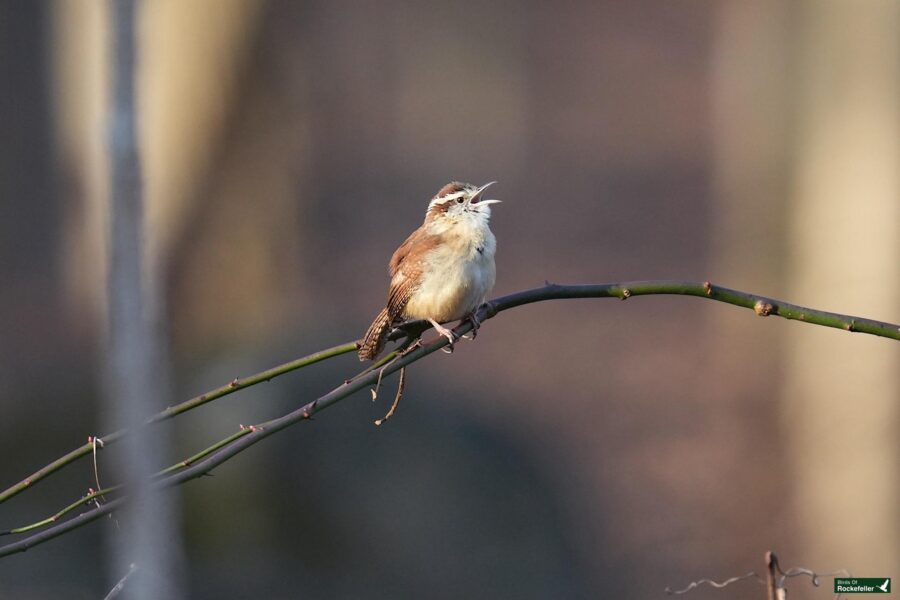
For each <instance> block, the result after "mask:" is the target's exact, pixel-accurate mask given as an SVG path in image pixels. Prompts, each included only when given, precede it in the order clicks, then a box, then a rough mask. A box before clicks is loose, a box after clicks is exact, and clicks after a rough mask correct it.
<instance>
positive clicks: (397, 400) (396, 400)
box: [375, 367, 406, 427]
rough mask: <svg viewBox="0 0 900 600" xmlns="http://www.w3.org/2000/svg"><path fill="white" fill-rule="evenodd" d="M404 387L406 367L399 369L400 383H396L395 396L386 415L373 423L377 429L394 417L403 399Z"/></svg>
mask: <svg viewBox="0 0 900 600" xmlns="http://www.w3.org/2000/svg"><path fill="white" fill-rule="evenodd" d="M405 387H406V367H403V368H402V369H400V381H399V382H398V383H397V394H396V395H395V396H394V403H393V404H391V409H390V410H389V411H387V414H386V415H384V416H383V417H382V418H380V419H378V420H377V421H375V424H376V425H378V426H379V427H380V426H381V425H382V424H383V423H384V422H385V421H387V420H388V419H390V418H391V417H393V416H394V413H395V412H396V411H397V406H398V405H399V404H400V398H402V397H403V388H405Z"/></svg>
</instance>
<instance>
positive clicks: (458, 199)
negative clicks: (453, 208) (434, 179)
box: [456, 196, 463, 204]
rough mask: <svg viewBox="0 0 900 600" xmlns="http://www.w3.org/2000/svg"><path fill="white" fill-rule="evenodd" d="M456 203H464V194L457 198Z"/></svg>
mask: <svg viewBox="0 0 900 600" xmlns="http://www.w3.org/2000/svg"><path fill="white" fill-rule="evenodd" d="M456 203H457V204H462V203H463V199H462V196H460V197H459V198H457V199H456Z"/></svg>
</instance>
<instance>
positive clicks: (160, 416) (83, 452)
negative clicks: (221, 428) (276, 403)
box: [0, 342, 356, 504]
mask: <svg viewBox="0 0 900 600" xmlns="http://www.w3.org/2000/svg"><path fill="white" fill-rule="evenodd" d="M355 351H356V342H347V343H346V344H341V345H340V346H334V347H333V348H328V349H327V350H322V351H321V352H316V353H314V354H310V355H309V356H304V357H302V358H298V359H296V360H292V361H291V362H287V363H284V364H283V365H279V366H277V367H272V368H271V369H267V370H265V371H261V372H260V373H257V374H255V375H251V376H250V377H245V378H243V379H237V378H236V379H234V380H232V381H231V382H230V383H228V384H226V385H223V386H222V387H218V388H216V389H214V390H210V391H208V392H205V393H203V394H200V395H199V396H195V397H194V398H191V399H190V400H186V401H185V402H182V403H181V404H177V405H175V406H170V407H169V408H167V409H165V410H164V411H162V412H159V413H157V414H155V415H154V416H152V417H151V418H150V419H149V420H148V421H147V424H148V425H149V424H151V423H159V422H161V421H166V420H168V419H171V418H173V417H177V416H178V415H180V414H182V413H185V412H187V411H189V410H192V409H194V408H197V407H198V406H202V405H204V404H206V403H207V402H212V401H213V400H216V399H218V398H221V397H222V396H227V395H228V394H233V393H234V392H237V391H240V390H243V389H245V388H248V387H250V386H252V385H256V384H258V383H263V382H265V381H269V380H270V379H274V378H275V377H278V376H279V375H284V374H285V373H290V372H291V371H296V370H297V369H301V368H303V367H307V366H309V365H312V364H315V363H317V362H321V361H323V360H326V359H328V358H332V357H335V356H340V355H341V354H347V353H348V352H355ZM128 433H129V431H128V430H127V429H119V430H118V431H114V432H112V433H109V434H107V435H104V436H101V437H99V438H97V440H98V441H99V442H101V443H100V447H106V446H108V445H110V444H114V443H116V442H118V441H119V440H121V439H122V438H123V437H125V436H126V435H127V434H128ZM93 449H94V438H93V437H89V438H88V441H87V442H86V443H84V444H83V445H81V446H79V447H77V448H75V449H74V450H72V451H71V452H68V453H67V454H64V455H63V456H60V457H59V458H57V459H56V460H54V461H53V462H51V463H50V464H48V465H46V466H45V467H42V468H40V469H38V470H37V471H35V472H34V473H32V474H31V475H29V476H28V477H26V478H25V479H23V480H22V481H20V482H18V483H16V484H15V485H12V486H10V487H8V488H7V489H5V490H3V491H2V492H0V504H2V503H3V502H5V501H7V500H9V499H10V498H12V497H13V496H15V495H16V494H18V493H20V492H24V491H25V490H27V489H28V488H29V487H31V486H32V485H34V484H35V483H37V482H38V481H40V480H41V479H44V478H45V477H47V476H48V475H51V474H53V473H55V472H56V471H59V470H60V469H62V468H63V467H65V466H66V465H68V464H70V463H73V462H75V461H76V460H78V459H79V458H81V457H82V456H87V455H88V454H90V453H91V452H92V451H93Z"/></svg>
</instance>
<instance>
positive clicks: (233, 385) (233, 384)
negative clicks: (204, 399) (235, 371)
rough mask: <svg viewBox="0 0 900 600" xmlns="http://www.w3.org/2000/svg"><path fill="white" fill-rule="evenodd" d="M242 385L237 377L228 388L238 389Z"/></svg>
mask: <svg viewBox="0 0 900 600" xmlns="http://www.w3.org/2000/svg"><path fill="white" fill-rule="evenodd" d="M240 384H241V381H240V379H239V378H237V377H235V378H234V379H232V380H231V382H230V383H229V384H228V387H230V388H236V387H237V386H239V385H240Z"/></svg>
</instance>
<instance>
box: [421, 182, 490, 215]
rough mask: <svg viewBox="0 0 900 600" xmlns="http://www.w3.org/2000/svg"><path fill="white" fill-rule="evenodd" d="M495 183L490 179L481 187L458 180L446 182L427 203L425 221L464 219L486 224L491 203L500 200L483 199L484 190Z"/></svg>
mask: <svg viewBox="0 0 900 600" xmlns="http://www.w3.org/2000/svg"><path fill="white" fill-rule="evenodd" d="M495 183H497V182H496V181H492V182H490V183H486V184H484V185H483V186H481V187H478V186H476V185H472V184H471V183H461V182H459V181H453V182H451V183H448V184H447V185H445V186H444V187H442V188H441V189H440V190H439V191H438V193H437V194H436V195H435V197H434V198H432V200H431V202H429V203H428V212H427V213H425V222H426V223H427V222H429V221H432V222H434V221H442V220H443V221H447V222H454V221H459V220H462V219H466V220H471V221H475V222H476V223H479V224H485V225H486V224H487V222H488V220H489V219H490V218H491V204H496V203H498V202H500V200H486V199H484V191H485V190H486V189H488V187H490V186H491V185H493V184H495Z"/></svg>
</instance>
